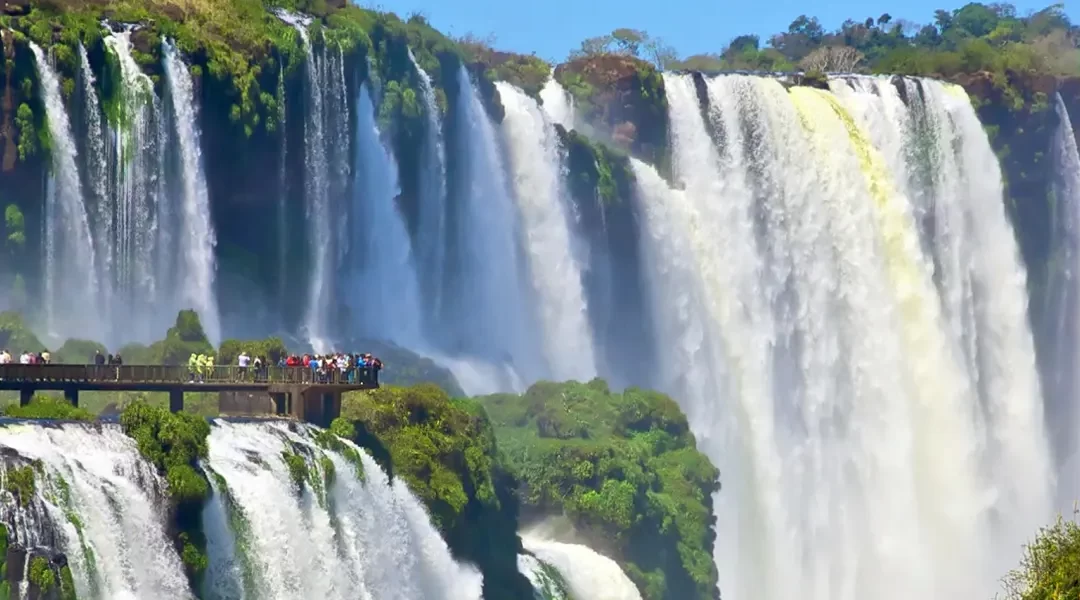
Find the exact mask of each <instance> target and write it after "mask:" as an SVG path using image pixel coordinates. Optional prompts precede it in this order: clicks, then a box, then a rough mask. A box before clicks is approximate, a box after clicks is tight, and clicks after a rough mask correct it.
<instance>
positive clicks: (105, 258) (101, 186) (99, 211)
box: [79, 43, 116, 316]
mask: <svg viewBox="0 0 1080 600" xmlns="http://www.w3.org/2000/svg"><path fill="white" fill-rule="evenodd" d="M79 66H80V75H81V78H82V86H81V89H82V93H83V97H84V103H85V104H84V109H83V113H84V115H85V120H86V134H87V140H86V145H85V146H84V148H85V151H84V152H83V155H84V156H85V157H86V161H85V162H86V176H85V179H84V181H85V182H86V185H85V186H84V189H89V190H91V191H92V193H93V196H92V197H91V202H89V203H88V204H89V205H90V206H91V207H93V208H92V210H89V211H88V212H90V214H91V216H92V219H91V224H92V229H93V231H94V232H95V233H96V235H94V236H93V238H94V256H95V257H96V258H97V265H96V266H95V268H96V269H97V272H98V273H99V287H100V289H99V290H98V291H99V293H100V296H101V301H102V306H105V307H108V306H112V304H113V293H114V292H115V290H114V289H113V287H112V286H111V285H110V282H111V281H113V264H112V261H113V258H114V257H113V255H112V248H110V247H109V243H110V242H111V241H112V240H113V239H114V236H115V233H116V222H115V215H114V214H113V211H112V210H110V209H111V205H110V198H111V197H110V194H109V187H108V185H109V171H108V168H109V167H108V155H107V154H106V151H105V124H104V122H103V121H102V118H101V117H102V114H101V102H100V101H99V100H98V94H97V89H96V88H95V87H94V86H95V84H96V82H97V80H96V78H95V77H94V72H93V71H92V70H91V68H90V57H89V56H88V55H87V54H86V47H85V46H83V45H82V44H81V43H80V44H79ZM103 316H104V315H103Z"/></svg>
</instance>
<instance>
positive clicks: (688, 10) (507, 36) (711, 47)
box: [361, 0, 1077, 61]
mask: <svg viewBox="0 0 1080 600" xmlns="http://www.w3.org/2000/svg"><path fill="white" fill-rule="evenodd" d="M954 1H955V2H956V4H948V3H945V2H938V1H932V0H904V1H898V0H891V1H888V2H883V1H881V0H863V1H862V2H856V1H854V0H833V1H832V2H822V3H812V2H807V1H806V0H801V1H796V0H771V1H762V0H736V1H730V0H726V1H725V0H661V1H659V2H657V1H655V0H547V1H546V2H536V1H530V0H379V1H378V2H365V1H361V4H364V5H367V6H369V7H371V8H376V9H379V10H390V11H394V12H396V13H398V15H400V16H401V17H405V16H407V15H409V14H411V13H413V12H420V13H422V14H424V15H425V16H427V18H428V20H429V21H430V22H431V24H432V25H433V26H435V27H436V28H438V29H439V30H441V31H443V32H445V33H449V34H451V35H463V34H465V33H470V32H471V33H473V34H476V35H478V36H480V37H485V36H487V35H488V34H492V33H493V34H495V46H496V47H497V48H499V49H502V50H510V51H514V52H522V53H526V54H527V53H530V52H536V54H538V55H539V56H541V57H543V58H545V59H548V60H556V61H560V60H562V59H564V58H565V57H566V55H567V53H568V52H569V51H570V50H571V49H573V48H576V47H578V44H579V43H580V42H581V40H583V39H585V38H587V37H592V36H595V35H602V34H605V33H608V32H610V31H611V30H613V29H615V28H618V27H630V28H633V29H643V30H645V31H647V32H648V33H649V34H651V35H653V36H658V37H661V38H663V39H664V40H665V41H666V42H667V43H668V44H670V45H672V46H674V47H675V48H676V49H677V50H678V51H679V54H680V55H682V56H687V55H690V54H700V53H704V52H719V51H720V50H721V49H723V47H724V46H725V45H726V44H727V42H729V41H730V40H731V38H733V37H735V36H737V35H740V34H743V33H757V34H759V35H761V37H762V42H763V43H764V41H765V40H766V39H768V36H769V35H771V34H773V33H776V32H778V31H783V30H785V29H787V26H788V24H789V23H791V21H792V20H793V19H794V18H795V17H797V16H799V14H801V13H803V12H807V13H809V14H810V16H817V17H818V19H820V20H821V22H822V24H823V25H824V26H825V27H826V29H834V28H836V27H838V26H839V25H840V23H841V22H843V21H844V19H847V18H853V19H857V20H862V19H865V18H866V17H870V16H873V17H875V18H876V17H877V16H878V15H880V14H882V13H884V12H888V13H889V14H890V15H892V17H893V19H909V20H911V21H915V22H918V23H928V22H930V21H932V20H933V15H934V10H936V9H938V8H946V9H950V10H951V9H954V8H959V7H960V6H962V5H963V3H965V0H954ZM1049 4H1051V2H1049V1H1048V2H1045V3H1043V2H1031V1H1024V2H1017V3H1015V5H1016V9H1017V14H1026V13H1027V12H1028V11H1029V10H1039V9H1042V8H1045V7H1046V6H1048V5H1049ZM1075 6H1076V5H1073V8H1069V7H1068V5H1066V12H1068V14H1069V16H1070V17H1071V18H1072V19H1073V21H1074V22H1075V21H1076V20H1077V10H1076V8H1075Z"/></svg>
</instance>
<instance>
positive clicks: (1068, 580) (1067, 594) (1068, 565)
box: [1004, 517, 1080, 600]
mask: <svg viewBox="0 0 1080 600" xmlns="http://www.w3.org/2000/svg"><path fill="white" fill-rule="evenodd" d="M1004 585H1005V590H1006V594H1005V598H1006V600H1058V599H1061V600H1065V599H1066V598H1080V524H1078V523H1077V521H1076V520H1075V519H1064V518H1060V517H1059V518H1058V520H1057V522H1056V523H1055V524H1054V525H1052V526H1050V527H1045V528H1043V529H1042V530H1041V531H1040V532H1039V535H1038V536H1037V537H1036V538H1035V541H1034V542H1033V543H1032V544H1031V545H1029V546H1027V548H1025V550H1024V558H1023V559H1022V561H1021V563H1020V568H1019V569H1017V570H1015V571H1013V572H1012V573H1010V574H1009V575H1008V576H1007V577H1005V579H1004Z"/></svg>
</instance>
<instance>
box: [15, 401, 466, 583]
mask: <svg viewBox="0 0 1080 600" xmlns="http://www.w3.org/2000/svg"><path fill="white" fill-rule="evenodd" d="M312 433H313V432H312V431H311V430H310V429H309V428H307V427H303V426H298V425H295V424H288V423H283V422H282V423H229V422H224V421H215V422H214V424H213V428H212V433H211V437H210V457H209V460H208V461H207V464H206V465H205V468H206V469H208V472H209V473H210V474H211V479H212V481H213V483H214V486H213V487H214V494H215V496H214V498H213V500H212V502H211V503H210V504H209V505H208V508H207V509H206V511H205V514H204V516H203V528H204V531H205V532H206V535H207V538H208V541H209V552H210V556H211V558H212V561H211V567H210V571H209V572H208V574H207V577H206V581H205V585H206V589H205V590H204V593H203V594H201V595H200V597H203V598H216V599H220V600H225V599H230V600H234V599H236V598H252V599H254V598H259V599H267V600H271V599H279V598H280V599H286V598H301V597H303V598H307V597H312V598H314V597H319V598H341V599H345V598H349V599H353V598H367V599H371V600H384V599H388V598H400V599H410V600H437V599H444V600H478V599H479V598H480V591H481V577H480V575H479V573H477V572H476V570H475V569H474V568H472V567H471V566H467V565H461V564H458V563H456V562H455V561H454V560H453V559H452V558H451V556H450V553H449V550H448V549H447V546H446V543H445V542H444V541H443V540H442V538H441V537H440V536H439V534H438V532H437V531H436V530H435V528H434V527H433V526H432V524H431V523H430V521H429V520H428V518H427V515H426V514H425V512H424V509H423V508H422V506H421V505H420V503H419V501H418V500H417V499H416V498H415V497H414V496H413V495H412V494H411V493H410V492H409V491H408V490H407V489H406V488H405V487H404V484H402V483H401V482H400V481H397V480H395V481H393V482H391V481H390V480H389V479H388V478H387V476H386V474H385V473H383V471H382V469H381V468H380V467H379V465H378V464H377V463H375V461H374V460H372V459H371V458H370V457H368V455H367V454H366V453H364V452H363V451H362V450H359V449H357V448H355V447H353V449H354V450H357V451H358V452H359V457H360V460H361V463H360V464H356V463H354V462H352V459H348V458H346V457H344V456H343V455H341V454H338V453H336V452H331V451H326V450H322V449H320V448H318V447H317V446H316V445H315V443H314V441H313V438H312ZM0 447H2V448H4V449H5V450H6V452H8V454H5V467H4V468H5V474H4V475H3V476H4V477H11V470H12V469H15V468H17V466H18V465H19V464H20V463H21V464H27V465H29V464H31V461H40V463H41V467H40V469H41V474H40V475H38V477H39V483H38V484H37V485H36V486H35V489H36V491H35V494H34V497H33V499H32V500H31V501H29V502H24V503H23V504H24V505H25V506H23V505H19V504H14V505H8V506H18V507H19V508H16V509H15V510H17V514H16V515H15V517H14V519H15V522H17V523H18V524H19V526H18V527H17V528H16V529H15V530H13V531H10V532H9V534H8V542H9V543H18V544H21V545H22V547H23V548H27V549H33V548H36V547H38V546H45V547H49V546H52V547H56V548H57V549H58V550H60V551H62V552H64V553H65V554H66V556H67V558H68V561H69V562H68V564H69V565H70V566H71V570H72V575H73V579H74V581H75V584H76V587H77V592H78V597H79V598H88V599H111V598H162V599H181V598H183V599H186V598H192V597H194V596H193V594H192V592H191V590H189V589H188V587H187V586H188V582H187V579H186V577H185V576H184V573H183V570H182V568H181V564H180V558H179V557H178V556H177V554H176V552H175V550H174V549H173V546H172V543H171V542H170V541H169V540H168V539H167V537H166V536H167V533H166V531H165V530H164V522H163V519H162V511H163V510H164V507H165V504H164V496H163V490H164V485H165V482H164V481H163V480H162V479H161V478H160V477H159V476H158V475H157V474H156V472H155V471H154V468H153V466H152V465H150V464H149V463H147V462H146V461H145V460H144V459H143V458H142V457H140V455H139V453H138V451H137V449H136V446H135V443H134V441H132V440H131V439H129V438H128V437H127V436H125V435H124V434H123V433H121V432H120V429H119V427H118V426H116V425H107V424H100V425H83V424H74V423H72V424H62V425H31V424H8V425H4V426H3V427H2V428H0ZM284 452H289V453H295V454H297V455H299V456H302V457H304V460H305V461H306V462H307V465H308V469H309V470H310V472H311V474H312V476H311V480H310V481H309V482H305V484H304V485H305V487H304V489H303V490H302V491H301V490H300V489H298V488H297V484H296V482H295V481H294V479H293V478H292V476H291V474H290V471H289V469H288V468H287V466H286V464H285V462H284V460H283V458H282V454H283V453H284ZM11 453H14V454H11ZM327 464H332V465H333V470H334V475H333V477H326V473H325V469H326V466H324V465H327ZM324 482H327V483H324Z"/></svg>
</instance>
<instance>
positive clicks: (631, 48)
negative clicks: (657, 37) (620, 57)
mask: <svg viewBox="0 0 1080 600" xmlns="http://www.w3.org/2000/svg"><path fill="white" fill-rule="evenodd" d="M610 37H611V39H612V41H614V43H615V47H616V51H617V52H618V53H620V54H628V55H630V56H638V53H639V52H640V51H641V46H642V45H643V44H646V43H647V42H648V41H649V34H647V33H645V32H644V31H639V30H637V29H626V28H620V29H616V30H615V31H612V32H611V36H610Z"/></svg>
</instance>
